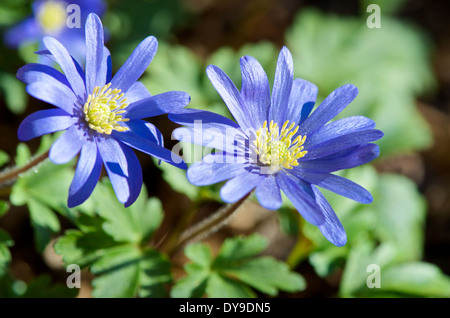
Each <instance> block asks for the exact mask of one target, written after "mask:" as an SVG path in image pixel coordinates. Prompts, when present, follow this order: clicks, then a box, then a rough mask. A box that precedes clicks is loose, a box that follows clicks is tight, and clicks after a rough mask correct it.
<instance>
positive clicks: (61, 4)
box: [4, 0, 106, 63]
mask: <svg viewBox="0 0 450 318" xmlns="http://www.w3.org/2000/svg"><path fill="white" fill-rule="evenodd" d="M71 5H76V6H77V7H73V8H72V7H71ZM78 9H79V10H78ZM105 9H106V6H105V3H104V1H103V0H76V1H74V0H72V1H65V0H36V1H34V2H33V4H32V10H33V12H32V15H31V16H30V17H29V18H27V19H25V20H24V21H22V22H20V23H19V24H17V25H15V26H14V27H12V28H11V29H10V30H8V32H6V34H5V38H4V41H5V44H6V45H7V46H9V47H11V48H17V47H19V46H20V45H21V44H25V43H38V44H39V48H40V49H41V48H42V45H43V43H42V39H43V38H44V37H45V36H52V37H54V38H55V39H57V40H58V41H59V42H61V43H62V44H63V45H64V46H65V47H66V48H67V49H68V50H69V52H71V54H72V56H73V57H75V58H76V59H77V61H78V62H80V63H84V56H85V51H86V46H85V41H84V38H85V35H84V28H83V27H81V26H83V25H84V24H85V22H86V19H87V17H88V14H89V13H95V14H97V15H102V14H103V12H104V11H105ZM78 14H79V16H77V15H78ZM68 21H69V22H70V25H68V23H67V22H68ZM77 24H78V25H77ZM40 62H45V59H42V58H41V59H40Z"/></svg>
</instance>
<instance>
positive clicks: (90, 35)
mask: <svg viewBox="0 0 450 318" xmlns="http://www.w3.org/2000/svg"><path fill="white" fill-rule="evenodd" d="M85 28H86V31H85V32H86V89H87V92H88V94H90V93H92V92H93V91H94V88H95V87H96V86H99V87H103V86H104V85H105V82H106V72H107V64H106V63H105V61H104V50H103V48H104V40H103V26H102V22H101V21H100V18H99V17H98V16H97V15H95V14H92V13H91V14H89V16H88V18H87V21H86V27H85Z"/></svg>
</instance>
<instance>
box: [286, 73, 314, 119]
mask: <svg viewBox="0 0 450 318" xmlns="http://www.w3.org/2000/svg"><path fill="white" fill-rule="evenodd" d="M317 91H318V89H317V86H316V85H314V84H313V83H310V82H308V81H306V80H304V79H301V78H296V79H295V80H294V82H293V83H292V90H291V96H290V97H289V104H288V109H287V112H286V115H285V117H284V118H283V120H281V122H282V123H284V122H285V121H286V120H289V121H290V122H294V123H296V124H297V125H300V124H301V123H303V121H304V120H305V119H306V118H307V117H308V116H309V114H310V113H311V111H312V109H313V107H314V104H315V102H316V98H317Z"/></svg>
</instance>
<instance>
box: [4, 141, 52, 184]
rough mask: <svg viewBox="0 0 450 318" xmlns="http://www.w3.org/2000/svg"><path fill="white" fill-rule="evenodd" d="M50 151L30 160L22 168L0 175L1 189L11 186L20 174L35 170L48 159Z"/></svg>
mask: <svg viewBox="0 0 450 318" xmlns="http://www.w3.org/2000/svg"><path fill="white" fill-rule="evenodd" d="M48 154H49V150H48V151H46V152H44V153H43V154H40V155H38V156H36V157H34V158H32V159H31V160H30V162H28V163H27V164H26V165H24V166H22V167H15V168H12V169H9V170H6V171H3V172H1V173H0V187H3V186H5V185H8V184H11V183H12V182H14V181H15V180H16V179H17V178H18V177H19V175H20V174H22V173H24V172H27V171H28V170H30V169H32V168H34V167H35V166H37V165H38V164H40V163H41V162H43V161H44V160H45V159H47V158H48Z"/></svg>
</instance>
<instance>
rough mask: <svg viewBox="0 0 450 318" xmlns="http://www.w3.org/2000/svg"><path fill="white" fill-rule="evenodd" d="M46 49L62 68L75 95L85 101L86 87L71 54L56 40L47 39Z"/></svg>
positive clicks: (45, 40) (45, 42) (45, 41)
mask: <svg viewBox="0 0 450 318" xmlns="http://www.w3.org/2000/svg"><path fill="white" fill-rule="evenodd" d="M43 41H44V44H45V47H46V48H47V49H48V50H49V51H50V53H51V54H52V56H53V57H54V58H55V61H56V62H57V63H58V64H59V66H61V69H62V70H63V72H64V74H65V75H66V78H67V80H68V82H69V83H70V86H71V87H72V90H73V91H74V93H75V95H77V96H78V97H80V98H81V99H84V98H85V97H86V87H85V85H84V80H83V78H82V77H81V76H80V74H79V71H78V70H77V67H76V65H75V63H74V62H73V59H72V57H71V56H70V54H69V52H67V50H66V48H65V47H64V46H63V45H62V44H61V43H59V42H58V41H57V40H56V39H54V38H51V37H45V38H44V39H43Z"/></svg>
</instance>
